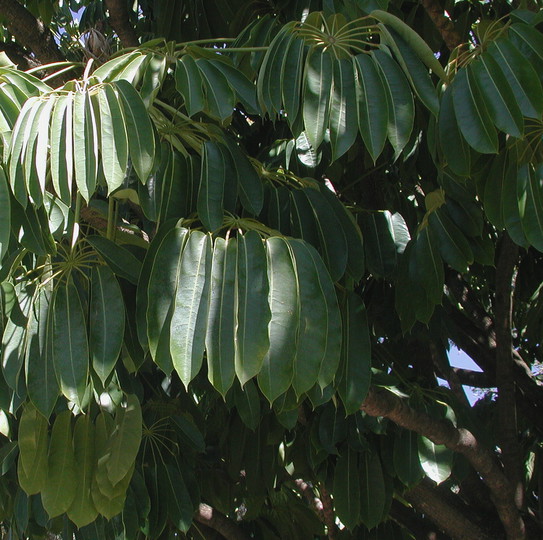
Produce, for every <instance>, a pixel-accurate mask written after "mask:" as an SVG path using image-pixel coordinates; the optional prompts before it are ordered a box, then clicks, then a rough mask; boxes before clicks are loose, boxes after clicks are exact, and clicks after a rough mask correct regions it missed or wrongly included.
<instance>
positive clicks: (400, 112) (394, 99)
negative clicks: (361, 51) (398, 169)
mask: <svg viewBox="0 0 543 540" xmlns="http://www.w3.org/2000/svg"><path fill="white" fill-rule="evenodd" d="M372 58H373V60H374V62H375V63H376V65H377V67H378V70H379V74H380V75H381V80H382V83H383V87H384V88H385V93H386V96H387V100H388V123H387V137H388V140H389V141H390V144H391V145H392V148H394V157H395V159H397V158H398V156H399V155H400V153H401V151H402V150H403V148H404V147H405V145H406V144H407V142H408V141H409V137H410V135H411V131H412V130H413V121H414V117H415V110H414V105H413V95H412V93H411V89H410V88H409V83H408V82H407V79H406V78H405V75H404V74H403V72H402V71H401V69H400V67H399V66H398V64H397V63H396V62H395V61H394V60H393V59H392V58H391V57H390V55H389V54H388V52H385V51H384V50H375V51H373V53H372Z"/></svg>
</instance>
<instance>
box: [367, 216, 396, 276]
mask: <svg viewBox="0 0 543 540" xmlns="http://www.w3.org/2000/svg"><path fill="white" fill-rule="evenodd" d="M358 219H359V223H360V227H361V229H362V234H363V235H364V240H365V241H364V250H365V253H366V266H367V268H368V271H369V272H370V273H372V274H374V275H376V276H383V277H385V276H388V275H390V274H391V273H392V272H393V271H394V269H395V268H396V264H397V254H396V244H395V242H394V231H393V224H392V216H391V214H390V212H388V211H385V212H362V213H360V214H359V215H358Z"/></svg>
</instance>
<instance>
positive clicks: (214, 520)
mask: <svg viewBox="0 0 543 540" xmlns="http://www.w3.org/2000/svg"><path fill="white" fill-rule="evenodd" d="M194 519H196V521H198V522H199V523H203V524H204V525H207V526H208V527H210V528H211V529H214V530H215V531H217V532H218V533H220V534H222V535H223V536H224V537H225V538H226V540H249V536H248V535H247V534H245V532H244V531H242V530H241V529H240V528H239V527H238V526H237V525H236V524H235V523H234V522H233V521H232V520H231V519H229V518H227V517H226V516H225V515H224V514H221V513H220V512H217V510H215V509H213V508H211V506H209V505H207V504H204V503H200V506H199V507H198V510H197V512H196V515H195V516H194Z"/></svg>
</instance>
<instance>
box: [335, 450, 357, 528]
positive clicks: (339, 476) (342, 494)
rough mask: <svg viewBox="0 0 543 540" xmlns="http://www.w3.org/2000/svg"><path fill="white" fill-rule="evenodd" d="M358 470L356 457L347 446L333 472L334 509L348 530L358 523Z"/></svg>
mask: <svg viewBox="0 0 543 540" xmlns="http://www.w3.org/2000/svg"><path fill="white" fill-rule="evenodd" d="M360 488H361V485H360V470H359V468H358V455H357V453H356V452H355V451H354V450H352V449H351V447H350V446H347V447H346V448H345V449H344V450H343V452H342V454H341V455H340V456H339V458H338V460H337V463H336V467H335V470H334V486H333V493H334V509H335V511H336V513H337V516H338V518H339V519H340V520H341V522H342V523H344V524H345V526H346V527H348V528H349V529H353V528H354V526H355V525H357V524H358V523H359V521H360V498H361V492H360V491H361V489H360Z"/></svg>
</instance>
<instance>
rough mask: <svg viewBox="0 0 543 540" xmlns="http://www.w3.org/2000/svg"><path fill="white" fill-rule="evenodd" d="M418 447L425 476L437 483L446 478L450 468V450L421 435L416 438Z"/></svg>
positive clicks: (451, 453)
mask: <svg viewBox="0 0 543 540" xmlns="http://www.w3.org/2000/svg"><path fill="white" fill-rule="evenodd" d="M418 447H419V460H420V465H421V467H422V470H423V471H424V472H425V473H426V476H428V478H431V479H432V480H433V481H434V482H436V483H438V484H441V482H444V481H445V480H447V478H449V476H450V474H451V469H452V460H453V452H452V450H449V449H448V448H447V447H446V446H444V445H442V444H435V443H434V442H432V441H431V440H430V439H427V438H426V437H423V436H419V438H418Z"/></svg>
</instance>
